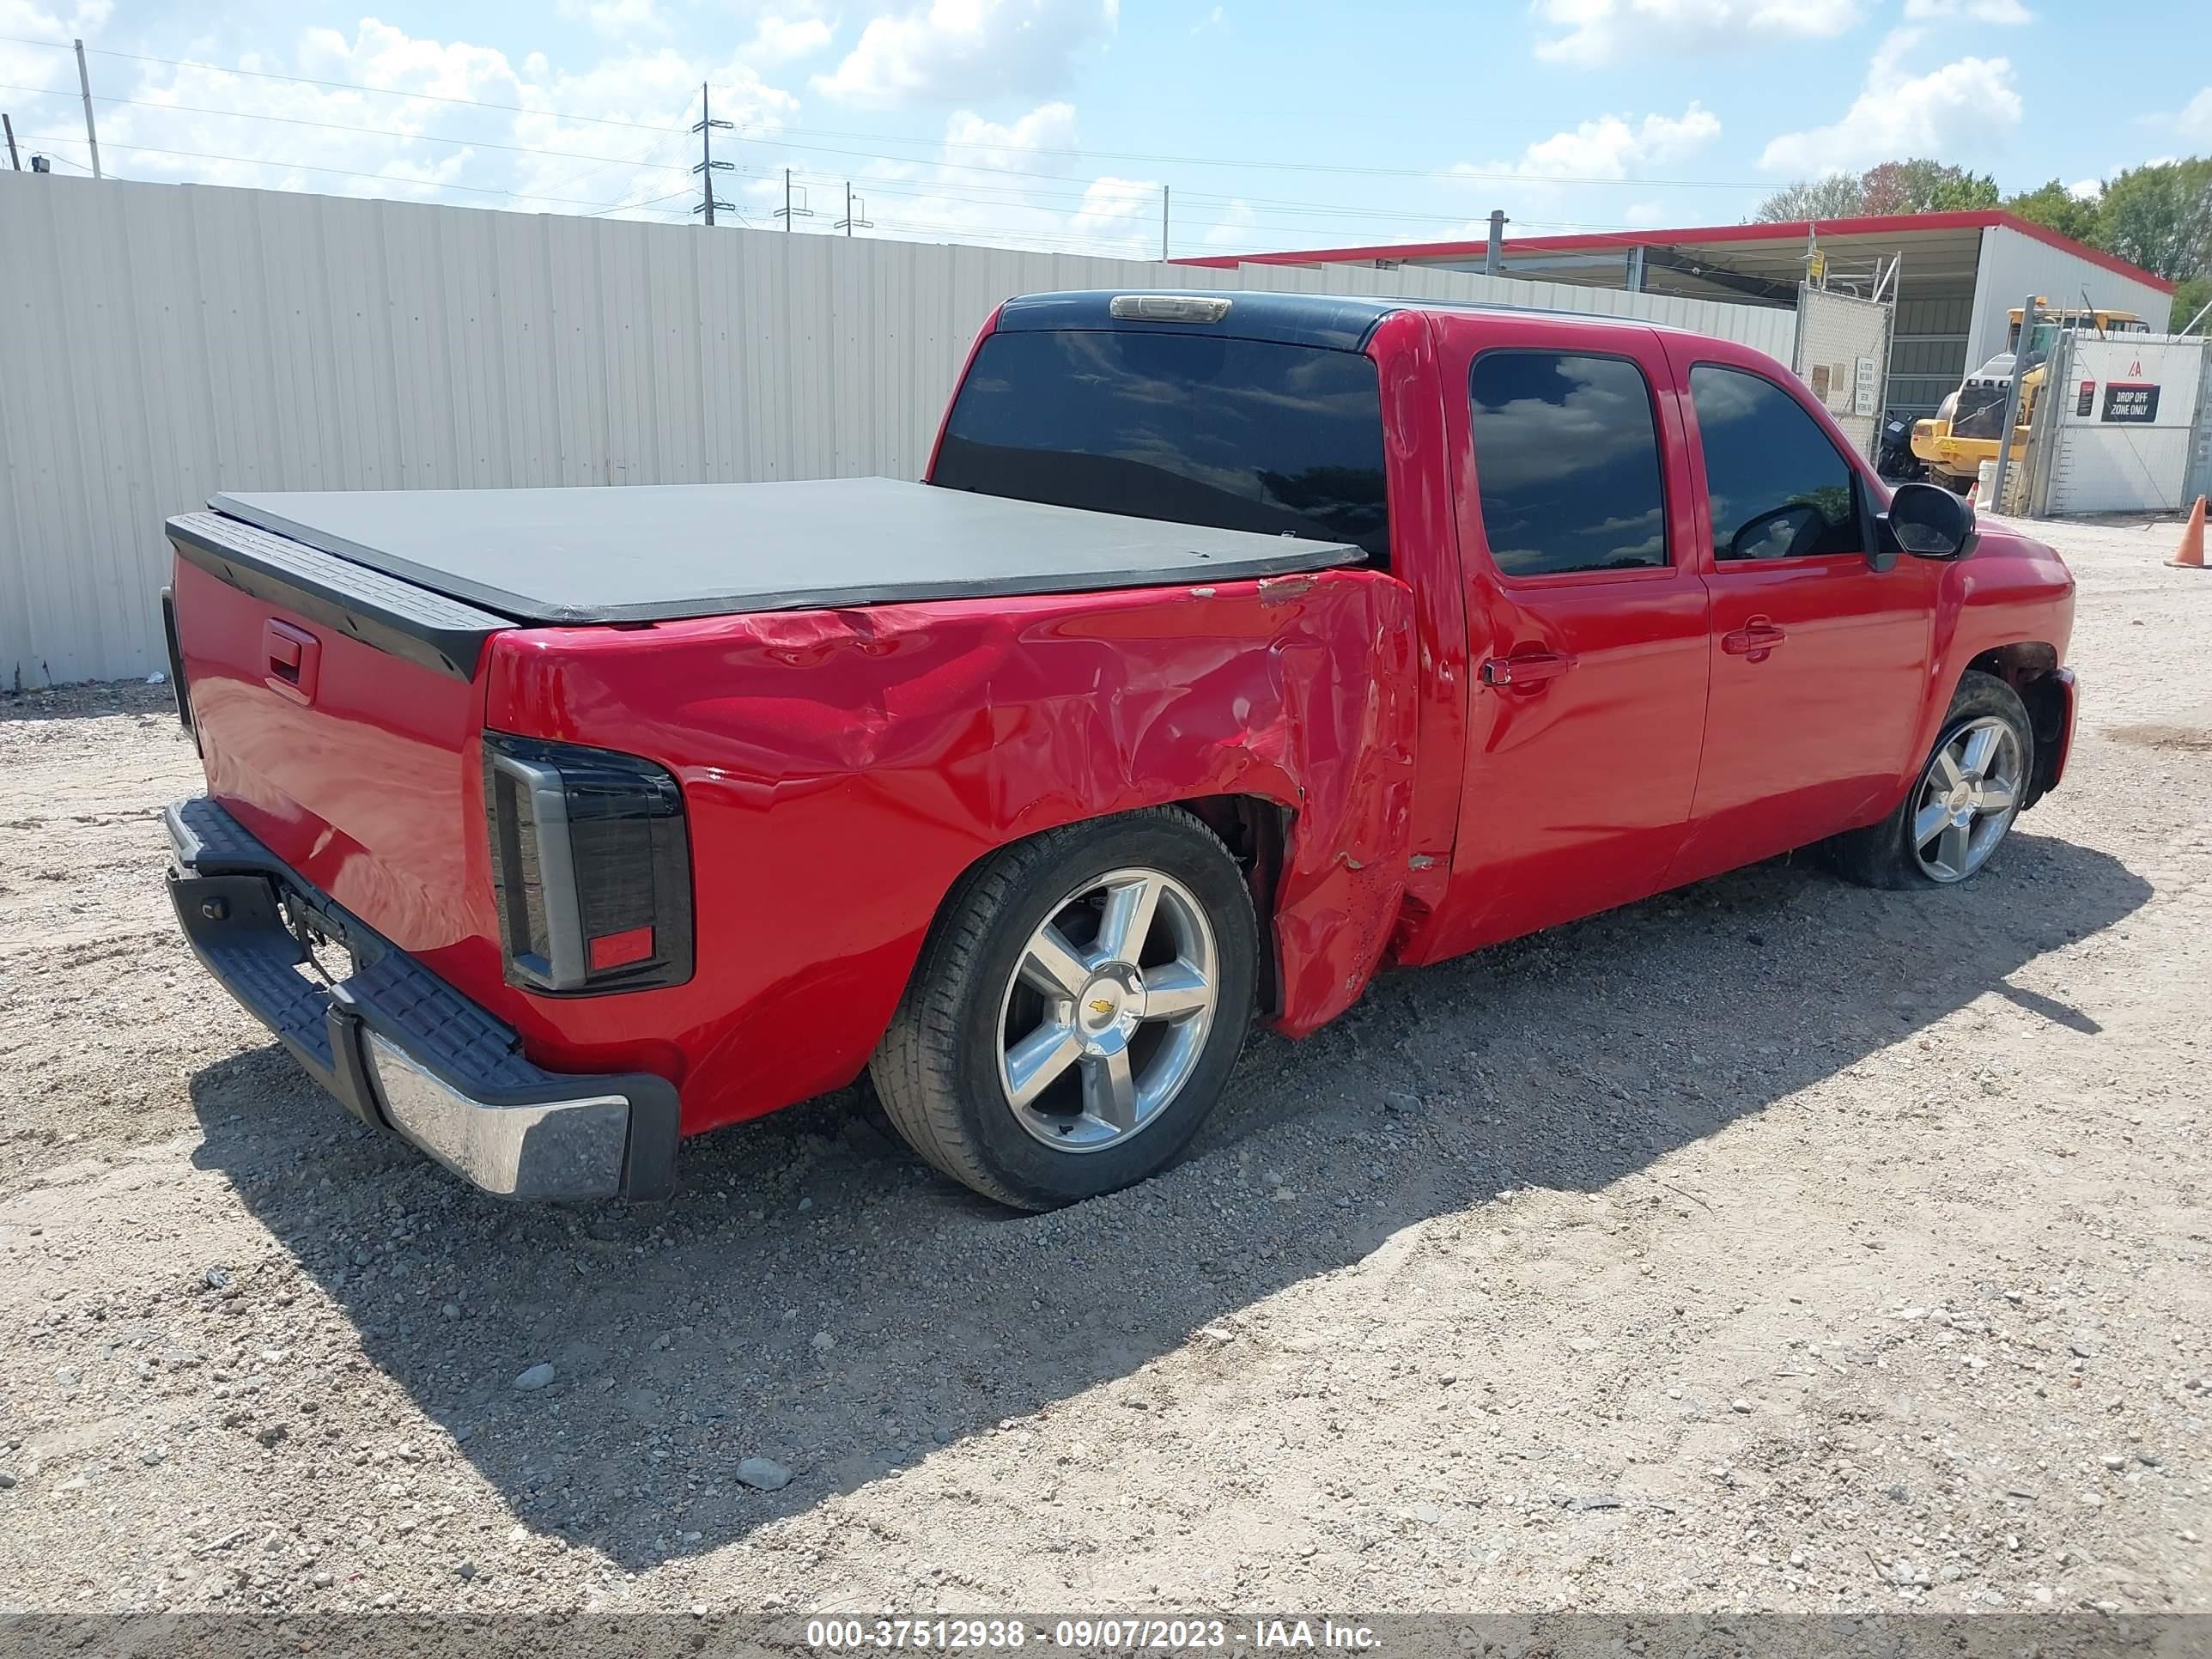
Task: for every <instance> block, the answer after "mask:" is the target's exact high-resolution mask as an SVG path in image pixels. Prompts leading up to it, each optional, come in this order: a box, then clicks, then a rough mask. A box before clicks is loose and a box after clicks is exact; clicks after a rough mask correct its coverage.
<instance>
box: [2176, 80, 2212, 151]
mask: <svg viewBox="0 0 2212 1659" xmlns="http://www.w3.org/2000/svg"><path fill="white" fill-rule="evenodd" d="M2173 125H2174V130H2175V131H2178V132H2179V133H2180V134H2181V136H2182V137H2185V138H2186V139H2188V140H2190V141H2191V143H2212V87H2207V88H2204V90H2203V91H2202V92H2200V93H2198V94H2197V95H2196V96H2195V97H2194V98H2192V99H2191V100H2189V106H2188V107H2187V108H2186V109H2185V110H2183V111H2182V112H2181V113H2180V114H2179V115H2177V116H2175V117H2174V118H2173Z"/></svg>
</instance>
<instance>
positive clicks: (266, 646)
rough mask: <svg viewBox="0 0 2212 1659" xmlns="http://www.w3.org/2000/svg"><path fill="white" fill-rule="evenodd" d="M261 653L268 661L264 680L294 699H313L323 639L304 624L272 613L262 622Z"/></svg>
mask: <svg viewBox="0 0 2212 1659" xmlns="http://www.w3.org/2000/svg"><path fill="white" fill-rule="evenodd" d="M261 655H262V660H263V661H264V663H265V664H266V665H267V672H266V673H265V674H264V676H263V684H265V685H267V686H268V688H269V689H270V690H271V691H274V692H275V693H276V695H277V696H280V697H289V698H290V699H291V700H292V701H293V702H301V703H306V702H313V701H314V700H315V681H316V679H317V678H318V677H319V673H320V671H321V669H322V665H323V642H322V641H320V640H319V639H317V638H316V637H315V636H314V635H313V634H310V633H309V632H307V629H304V628H295V627H293V626H292V624H291V623H281V622H278V621H277V620H276V618H275V617H270V619H269V620H268V621H267V622H265V623H262V624H261Z"/></svg>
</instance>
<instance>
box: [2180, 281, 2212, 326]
mask: <svg viewBox="0 0 2212 1659" xmlns="http://www.w3.org/2000/svg"><path fill="white" fill-rule="evenodd" d="M2208 305H2212V276H2191V277H2189V278H2187V279H2186V280H2185V281H2184V282H2183V283H2181V284H2180V285H2179V287H2177V288H2176V289H2174V290H2173V320H2172V323H2171V325H2170V326H2171V327H2172V328H2174V329H2176V330H2179V329H2185V328H2187V327H2188V326H2189V323H2190V319H2191V318H2193V317H2195V316H2196V315H2197V313H2198V312H2200V311H2202V310H2203V309H2204V307H2206V306H2208ZM2197 333H2199V334H2212V317H2207V318H2205V319H2204V320H2203V321H2202V322H2200V323H2198V324H2197Z"/></svg>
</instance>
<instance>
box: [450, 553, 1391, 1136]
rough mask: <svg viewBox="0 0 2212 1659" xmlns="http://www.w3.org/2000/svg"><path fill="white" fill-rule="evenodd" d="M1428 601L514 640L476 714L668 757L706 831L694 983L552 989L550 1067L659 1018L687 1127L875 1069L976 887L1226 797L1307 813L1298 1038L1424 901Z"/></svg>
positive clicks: (1027, 608)
mask: <svg viewBox="0 0 2212 1659" xmlns="http://www.w3.org/2000/svg"><path fill="white" fill-rule="evenodd" d="M492 652H493V660H492V663H491V665H490V672H489V696H488V703H487V711H486V723H487V724H488V725H489V726H491V727H493V728H495V729H498V730H503V731H509V732H519V733H522V734H525V735H529V736H536V737H544V738H554V739H556V740H560V741H563V742H570V743H582V744H596V745H599V746H601V747H605V748H611V749H618V750H624V751H627V752H629V753H632V754H639V755H643V756H646V757H650V758H652V759H653V760H656V761H659V762H660V763H662V764H664V765H666V766H668V767H669V768H670V769H671V770H672V771H673V772H674V773H675V774H676V775H677V776H678V779H679V781H681V782H682V785H683V787H684V797H685V801H686V805H687V809H688V811H689V813H690V830H691V849H692V876H693V889H694V902H695V909H696V917H695V931H696V941H697V945H696V949H697V963H698V966H697V970H696V973H695V975H694V976H693V978H692V980H691V981H690V982H689V983H688V984H686V985H684V986H681V987H671V989H669V990H666V991H661V992H654V993H647V994H638V995H635V996H626V997H617V998H611V999H605V1000H599V999H569V1000H563V1001H559V1002H555V1001H552V1000H538V999H532V1000H531V1002H530V1005H529V1006H528V1008H527V1010H526V1014H525V1016H524V1017H522V1018H518V1024H520V1026H521V1028H522V1030H523V1031H524V1035H525V1037H526V1042H528V1043H529V1045H530V1047H531V1048H532V1053H533V1055H534V1056H536V1055H538V1054H541V1053H542V1054H544V1056H545V1059H544V1063H547V1064H552V1063H556V1061H557V1062H558V1063H560V1064H562V1065H564V1066H569V1067H573V1068H577V1069H581V1068H584V1067H585V1066H587V1065H588V1064H589V1060H590V1056H591V1053H592V1049H593V1048H595V1047H597V1046H598V1045H599V1044H600V1043H602V1042H614V1041H616V1040H617V1038H618V1036H619V1035H620V1034H622V1033H624V1032H625V1031H626V1032H627V1033H628V1034H629V1036H632V1037H634V1036H635V1034H636V1032H637V1030H638V1029H639V1028H638V1022H639V1021H641V1020H650V1021H651V1022H653V1023H654V1024H656V1025H657V1026H659V1027H660V1028H661V1029H662V1030H665V1032H666V1033H667V1034H668V1035H670V1036H673V1037H675V1038H676V1040H677V1042H678V1046H679V1047H680V1048H681V1049H682V1051H683V1053H684V1063H685V1073H686V1074H685V1076H684V1078H682V1079H679V1081H680V1082H681V1083H682V1085H683V1091H684V1127H685V1128H686V1129H687V1130H695V1129H700V1128H705V1127H711V1126H712V1125H713V1124H714V1123H718V1122H722V1121H728V1120H730V1119H732V1118H737V1117H746V1116H751V1115H757V1114H758V1113H760V1112H763V1111H767V1110H770V1109H774V1108H775V1107H777V1106H781V1105H785V1104H787V1103H790V1102H792V1101H794V1100H799V1099H803V1098H805V1097H808V1096H810V1095H813V1094H817V1093H820V1092H821V1091H823V1090H826V1089H829V1088H834V1087H836V1086H839V1085H842V1084H844V1083H846V1082H848V1081H849V1080H850V1079H852V1078H853V1077H854V1076H855V1075H856V1074H857V1073H859V1071H860V1068H861V1067H862V1066H864V1065H865V1064H866V1059H867V1056H868V1054H870V1053H871V1052H872V1050H873V1049H874V1048H875V1045H876V1043H877V1042H878V1040H879V1039H880V1038H881V1036H882V1034H883V1031H884V1027H885V1026H886V1025H887V1024H888V1023H889V1021H890V1014H891V1011H892V1009H893V1008H894V1007H895V1006H896V1003H897V1000H898V997H899V995H900V994H901V992H902V990H903V988H904V987H905V984H906V981H907V977H908V975H909V973H910V972H911V971H912V969H913V965H914V961H915V956H916V954H917V953H918V952H919V951H920V949H921V941H922V939H923V936H924V935H925V933H927V929H928V927H929V924H930V921H931V920H932V918H933V916H934V915H935V914H936V912H937V909H938V907H939V904H940V903H941V902H942V901H943V900H944V898H945V895H946V893H947V892H948V891H950V890H951V887H952V885H953V884H954V882H955V881H956V880H957V878H958V877H959V875H960V874H961V872H963V871H964V870H966V869H967V868H968V867H969V866H970V865H972V864H974V863H975V861H976V860H979V859H981V858H983V857H985V856H987V854H989V853H990V852H991V851H993V850H994V848H999V847H1002V846H1005V845H1006V844H1007V843H1008V842H1012V841H1016V840H1018V839H1020V838H1021V837H1023V836H1030V835H1034V834H1036V833H1037V832H1039V831H1041V830H1044V829H1052V828H1054V827H1055V826H1058V825H1060V824H1064V823H1073V822H1076V821H1079V820H1082V819H1087V818H1094V817H1103V816H1107V815H1109V814H1112V813H1116V812H1124V811H1133V810H1135V809H1137V808H1140V807H1146V806H1155V805H1164V804H1167V803H1170V802H1175V801H1182V800H1191V799H1202V798H1206V797H1212V796H1223V795H1247V796H1255V797H1259V798H1261V799H1266V800H1268V801H1271V802H1273V803H1275V804H1277V805H1279V806H1281V807H1283V808H1285V809H1286V810H1287V811H1289V812H1290V813H1291V833H1290V837H1289V844H1288V848H1287V851H1286V856H1285V860H1284V863H1283V868H1282V871H1281V874H1280V878H1279V883H1278V886H1277V890H1276V892H1275V895H1274V915H1273V937H1274V945H1275V951H1276V957H1277V961H1276V967H1277V972H1278V977H1279V983H1280V986H1281V989H1282V1008H1281V1012H1280V1014H1279V1018H1278V1024H1279V1026H1280V1028H1281V1029H1282V1030H1285V1031H1286V1032H1289V1033H1291V1034H1292V1035H1302V1034H1304V1033H1305V1032H1308V1031H1310V1030H1313V1029H1315V1028H1316V1026H1318V1025H1320V1024H1322V1023H1323V1022H1325V1021H1326V1020H1328V1019H1329V1018H1333V1017H1334V1016H1335V1015H1336V1014H1338V1013H1340V1012H1343V1010H1344V1009H1345V1008H1346V1007H1347V1006H1350V1004H1351V1003H1352V1001H1353V1000H1355V999H1357V997H1358V994H1359V993H1360V991H1361V989H1362V987H1364V985H1365V983H1366V981H1367V980H1368V978H1369V976H1370V975H1371V974H1372V973H1373V972H1374V970H1375V968H1376V963H1378V962H1379V960H1380V959H1381V957H1382V954H1383V950H1384V948H1385V946H1386V945H1388V943H1389V939H1390V936H1391V931H1392V928H1393V926H1394V924H1395V921H1396V920H1397V916H1398V911H1399V908H1400V903H1401V898H1402V896H1403V894H1404V890H1405V882H1406V876H1407V858H1408V842H1407V837H1408V834H1409V824H1410V822H1411V814H1412V796H1413V762H1414V723H1415V718H1416V708H1415V696H1414V665H1413V604H1412V595H1411V593H1410V592H1409V590H1408V589H1407V587H1406V586H1404V584H1402V583H1401V582H1399V581H1396V580H1394V579H1392V578H1391V577H1389V576H1388V575H1385V574H1381V573H1379V572H1371V571H1358V570H1353V571H1327V572H1322V573H1318V574H1312V575H1298V576H1286V577H1278V578H1272V579H1267V580H1258V581H1244V582H1233V583H1223V584H1221V585H1220V586H1214V587H1205V586H1200V587H1175V588H1161V589H1136V590H1126V589H1125V590H1115V591H1111V592H1102V593H1092V594H1074V595H1055V596H1041V597H1033V598H1023V599H993V600H965V601H959V602H944V603H932V604H921V605H886V606H878V607H870V608H867V609H863V610H852V611H795V612H784V613H772V614H765V615H757V616H749V617H718V618H712V619H704V620H701V621H696V622H684V623H662V624H659V625H655V626H653V627H649V628H597V629H543V630H530V631H519V632H516V633H513V634H503V635H499V636H497V637H496V638H495V641H493V646H492Z"/></svg>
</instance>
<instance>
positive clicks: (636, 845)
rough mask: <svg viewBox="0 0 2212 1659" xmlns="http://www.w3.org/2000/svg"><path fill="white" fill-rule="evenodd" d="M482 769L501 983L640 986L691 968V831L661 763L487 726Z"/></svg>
mask: <svg viewBox="0 0 2212 1659" xmlns="http://www.w3.org/2000/svg"><path fill="white" fill-rule="evenodd" d="M483 775H484V815H485V818H486V821H487V823H488V824H489V830H490V835H491V872H492V886H493V889H494V891H495V895H496V898H497V903H498V908H499V939H500V945H501V949H502V950H503V951H504V952H505V953H506V957H507V983H509V984H510V985H517V986H520V987H523V988H524V989H525V990H531V991H552V992H603V991H641V990H647V989H650V988H652V987H655V986H662V985H680V984H682V983H683V982H684V981H685V980H687V979H689V978H690V977H691V848H690V836H688V835H687V833H686V832H685V829H684V795H683V792H682V791H681V790H680V789H678V787H677V785H676V780H675V779H674V778H673V777H672V776H671V775H669V773H668V772H667V771H666V770H665V769H664V768H661V767H659V766H656V765H654V764H653V763H652V762H651V761H647V760H640V759H638V758H637V757H635V756H633V755H617V754H616V753H614V752H612V751H611V750H605V749H585V748H581V747H579V746H578V745H576V744H565V743H544V742H540V741H538V740H537V739H535V738H509V737H501V736H496V735H495V736H489V737H487V738H485V739H484V769H483Z"/></svg>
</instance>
